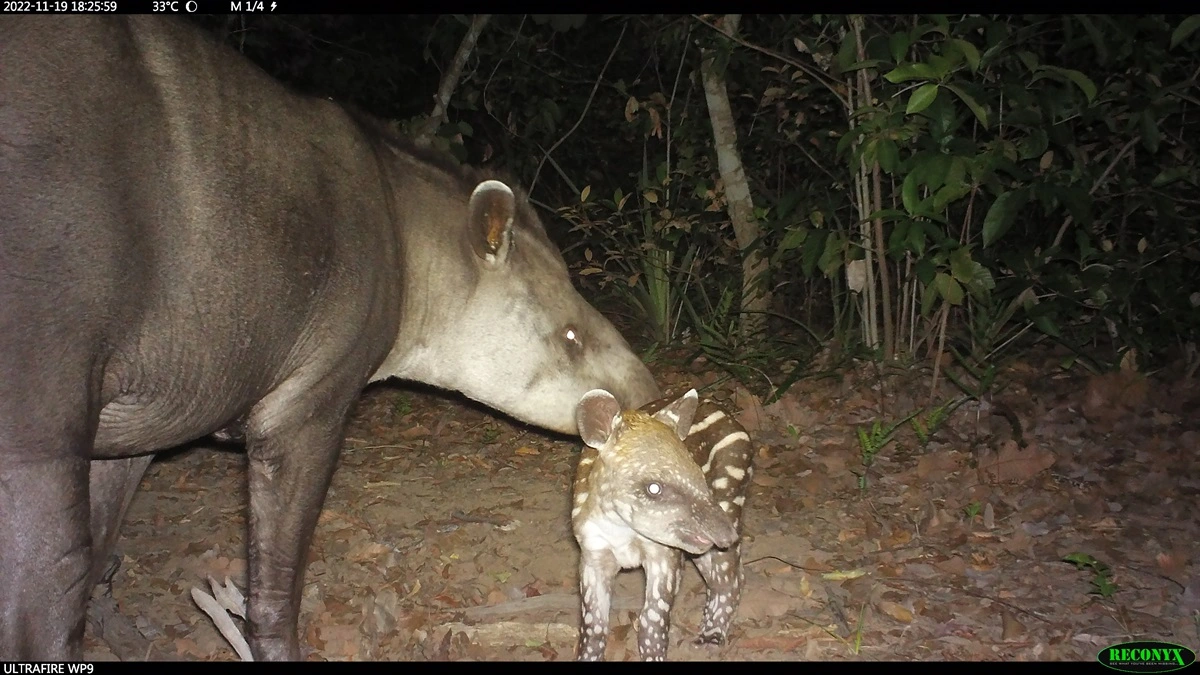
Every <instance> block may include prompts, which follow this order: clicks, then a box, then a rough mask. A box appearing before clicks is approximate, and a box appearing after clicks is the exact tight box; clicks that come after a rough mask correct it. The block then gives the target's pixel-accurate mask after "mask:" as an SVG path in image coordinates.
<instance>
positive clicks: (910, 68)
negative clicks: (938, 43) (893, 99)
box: [883, 63, 937, 84]
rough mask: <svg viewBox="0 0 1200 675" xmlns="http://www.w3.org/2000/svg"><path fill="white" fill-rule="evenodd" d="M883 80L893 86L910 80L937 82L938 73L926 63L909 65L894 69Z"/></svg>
mask: <svg viewBox="0 0 1200 675" xmlns="http://www.w3.org/2000/svg"><path fill="white" fill-rule="evenodd" d="M883 79H885V80H887V81H888V82H891V83H892V84H899V83H901V82H907V81H909V80H936V79H937V73H935V72H934V71H933V68H930V67H929V65H928V64H925V63H907V64H905V65H903V66H899V67H897V68H894V69H892V70H891V71H889V72H888V73H887V74H886V75H884V76H883Z"/></svg>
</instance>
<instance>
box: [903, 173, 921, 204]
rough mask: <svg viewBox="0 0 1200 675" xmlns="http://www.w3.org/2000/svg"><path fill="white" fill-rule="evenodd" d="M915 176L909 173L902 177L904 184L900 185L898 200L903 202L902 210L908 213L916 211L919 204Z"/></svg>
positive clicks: (919, 199)
mask: <svg viewBox="0 0 1200 675" xmlns="http://www.w3.org/2000/svg"><path fill="white" fill-rule="evenodd" d="M918 189H919V188H918V186H917V177H916V175H915V174H913V173H909V174H908V175H907V176H905V177H904V184H903V185H902V186H901V187H900V201H901V202H903V203H904V210H905V211H908V212H909V213H916V212H917V208H918V207H919V206H920V205H921V198H920V196H919V195H918V194H917V190H918Z"/></svg>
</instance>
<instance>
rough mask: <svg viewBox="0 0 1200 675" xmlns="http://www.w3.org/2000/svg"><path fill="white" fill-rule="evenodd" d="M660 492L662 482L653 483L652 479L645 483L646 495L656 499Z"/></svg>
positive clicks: (660, 494)
mask: <svg viewBox="0 0 1200 675" xmlns="http://www.w3.org/2000/svg"><path fill="white" fill-rule="evenodd" d="M662 493H663V486H662V483H655V482H653V481H651V482H649V483H646V494H647V495H650V496H651V497H653V498H655V499H657V498H659V497H661V496H662Z"/></svg>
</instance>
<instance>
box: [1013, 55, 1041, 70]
mask: <svg viewBox="0 0 1200 675" xmlns="http://www.w3.org/2000/svg"><path fill="white" fill-rule="evenodd" d="M1017 58H1018V59H1021V63H1023V64H1025V67H1026V68H1028V69H1029V71H1030V72H1035V71H1037V69H1038V57H1037V55H1036V54H1034V53H1033V52H1030V51H1025V50H1021V51H1019V52H1017Z"/></svg>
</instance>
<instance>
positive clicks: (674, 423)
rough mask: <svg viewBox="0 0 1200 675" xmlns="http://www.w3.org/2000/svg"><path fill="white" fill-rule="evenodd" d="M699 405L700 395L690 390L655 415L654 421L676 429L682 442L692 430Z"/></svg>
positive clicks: (676, 433)
mask: <svg viewBox="0 0 1200 675" xmlns="http://www.w3.org/2000/svg"><path fill="white" fill-rule="evenodd" d="M699 405H700V396H699V394H697V393H696V390H695V389H689V390H688V392H687V393H686V394H684V395H683V396H680V397H679V398H677V399H675V401H673V402H671V403H670V404H669V405H667V406H666V407H664V408H663V409H662V410H659V411H658V412H656V413H654V419H656V420H658V421H659V422H662V423H663V424H665V425H667V426H669V427H671V428H672V429H674V430H675V435H677V436H679V440H681V441H682V440H684V439H686V438H687V437H688V433H689V432H691V430H692V418H694V417H695V416H696V407H697V406H699Z"/></svg>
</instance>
